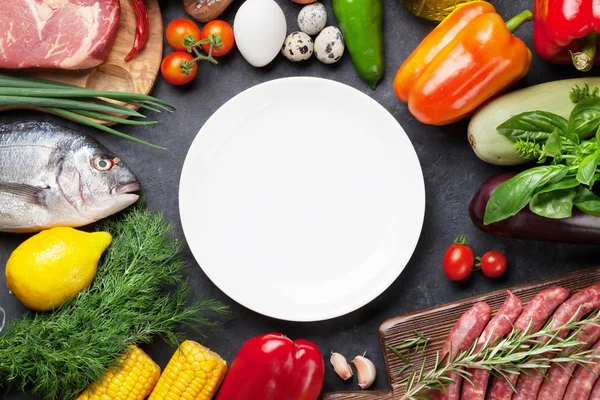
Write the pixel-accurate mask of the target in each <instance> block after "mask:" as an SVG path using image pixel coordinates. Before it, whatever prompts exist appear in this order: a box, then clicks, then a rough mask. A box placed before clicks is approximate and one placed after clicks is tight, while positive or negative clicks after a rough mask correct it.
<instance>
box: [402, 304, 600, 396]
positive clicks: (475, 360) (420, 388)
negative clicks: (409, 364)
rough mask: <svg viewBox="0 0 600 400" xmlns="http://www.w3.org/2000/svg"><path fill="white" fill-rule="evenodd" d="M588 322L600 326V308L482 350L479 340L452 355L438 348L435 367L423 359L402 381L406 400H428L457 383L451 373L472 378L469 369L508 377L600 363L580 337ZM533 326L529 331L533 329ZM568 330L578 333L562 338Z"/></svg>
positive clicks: (518, 334) (517, 331)
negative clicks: (566, 365)
mask: <svg viewBox="0 0 600 400" xmlns="http://www.w3.org/2000/svg"><path fill="white" fill-rule="evenodd" d="M585 325H588V326H589V325H596V326H600V311H598V312H596V313H594V314H593V315H591V316H590V317H588V318H586V319H583V320H581V321H574V320H571V321H569V322H567V323H566V324H565V325H563V326H559V327H552V325H551V321H549V322H548V323H547V324H546V325H545V326H544V327H543V328H542V329H541V330H539V331H537V332H532V333H527V334H523V333H522V332H521V331H520V330H515V331H513V332H512V333H511V334H509V335H508V336H507V337H506V338H504V339H502V340H500V341H496V342H494V343H490V342H486V343H485V344H484V345H483V346H482V347H481V348H480V349H478V350H476V348H477V342H475V343H473V345H472V346H471V347H470V348H469V350H467V351H459V352H457V353H456V354H455V355H453V356H452V357H450V356H449V355H448V354H446V355H444V356H443V357H442V356H441V354H440V352H439V351H438V352H437V353H436V360H435V363H434V366H433V368H432V369H431V370H429V371H427V372H425V365H426V361H427V360H426V359H423V363H422V365H421V369H420V370H419V371H413V372H412V373H411V374H410V375H409V376H408V377H407V378H405V379H404V380H403V381H402V382H403V383H405V384H406V393H405V394H404V396H403V397H402V400H409V399H410V400H413V399H414V400H417V399H426V398H428V396H427V395H428V394H429V393H430V392H431V391H437V390H442V391H443V390H444V388H445V387H446V386H447V385H449V384H453V383H454V380H453V379H452V378H450V377H449V376H448V374H450V373H456V374H458V375H459V376H461V377H462V378H463V379H465V380H467V381H470V378H471V373H470V372H468V371H467V370H466V369H467V368H476V369H485V370H488V371H491V372H492V374H494V375H496V376H502V377H504V378H505V379H506V378H508V376H509V375H513V374H520V373H530V371H531V370H537V371H540V372H543V371H544V370H546V369H548V368H550V366H551V364H557V363H558V364H562V363H568V362H574V363H577V364H579V365H587V364H592V363H595V362H598V360H600V355H598V354H594V353H593V352H592V350H582V349H581V345H583V344H584V343H583V342H580V341H579V340H578V338H579V335H580V333H581V332H582V330H583V329H584V326H585ZM530 328H531V326H530V327H528V329H526V330H525V332H530V330H531V329H530ZM564 330H568V331H575V332H574V333H573V334H571V335H570V336H568V337H566V338H565V339H562V338H561V337H560V336H559V333H560V332H561V331H564ZM451 353H452V352H451V351H450V354H451ZM554 356H558V357H556V358H554ZM507 380H508V379H507ZM509 382H510V381H509ZM511 386H512V384H511ZM513 389H514V388H513Z"/></svg>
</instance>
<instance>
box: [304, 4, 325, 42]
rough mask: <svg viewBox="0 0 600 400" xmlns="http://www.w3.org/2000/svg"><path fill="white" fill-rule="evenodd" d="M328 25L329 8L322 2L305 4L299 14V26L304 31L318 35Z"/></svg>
mask: <svg viewBox="0 0 600 400" xmlns="http://www.w3.org/2000/svg"><path fill="white" fill-rule="evenodd" d="M325 25H327V10H325V6H324V5H323V4H321V3H318V2H317V3H313V4H309V5H307V6H304V7H303V8H302V10H300V14H298V27H299V28H300V30H301V31H302V32H304V33H308V34H309V35H316V34H317V33H319V32H321V31H322V30H323V28H325Z"/></svg>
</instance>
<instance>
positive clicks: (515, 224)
mask: <svg viewBox="0 0 600 400" xmlns="http://www.w3.org/2000/svg"><path fill="white" fill-rule="evenodd" d="M515 175H516V173H503V174H500V175H496V176H494V177H492V178H490V179H488V180H487V181H485V182H484V183H483V184H482V185H481V187H480V188H479V189H478V190H477V191H476V192H475V194H474V195H473V198H472V199H471V202H470V204H469V215H470V217H471V221H473V224H475V226H477V227H478V228H479V229H481V230H482V231H484V232H488V233H491V234H493V235H496V236H503V237H509V238H515V239H525V240H540V241H547V242H560V243H576V244H600V217H594V216H593V215H589V214H586V213H584V212H582V211H580V210H579V209H577V208H575V207H574V208H573V215H572V216H571V217H569V218H561V219H553V218H545V217H541V216H539V215H537V214H534V213H533V212H531V211H530V210H529V207H525V208H524V209H523V210H521V211H519V213H517V214H516V215H514V216H512V217H510V218H507V219H505V220H502V221H499V222H495V223H493V224H490V225H484V224H483V216H484V215H485V207H486V205H487V203H488V200H489V199H490V196H491V195H492V192H493V191H494V190H495V189H496V188H497V187H498V186H500V184H501V183H503V182H504V181H506V180H508V179H510V178H512V177H513V176H515Z"/></svg>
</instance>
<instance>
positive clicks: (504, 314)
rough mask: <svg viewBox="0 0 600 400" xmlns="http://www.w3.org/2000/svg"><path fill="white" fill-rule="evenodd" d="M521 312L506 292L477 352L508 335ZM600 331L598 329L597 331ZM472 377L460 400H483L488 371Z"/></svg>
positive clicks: (476, 371) (476, 372)
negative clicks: (487, 344)
mask: <svg viewBox="0 0 600 400" xmlns="http://www.w3.org/2000/svg"><path fill="white" fill-rule="evenodd" d="M522 310H523V303H522V302H521V299H519V298H518V297H517V296H515V295H514V294H512V292H511V291H510V290H508V291H507V296H506V300H505V301H504V304H503V305H502V307H500V309H499V310H498V312H497V313H496V315H495V316H494V318H492V320H491V321H490V322H489V324H487V326H486V327H485V330H484V331H483V333H482V334H481V336H479V340H478V341H477V350H479V349H480V348H481V347H483V346H484V345H485V344H486V342H489V343H494V341H496V339H498V338H502V337H504V336H506V335H508V334H509V333H510V332H511V331H512V327H513V324H514V322H515V321H516V319H517V318H518V317H519V315H521V311H522ZM599 331H600V329H599ZM468 371H469V372H471V373H472V374H473V375H472V376H471V381H472V382H473V384H471V383H469V382H465V383H464V384H463V390H462V397H461V399H462V400H484V399H485V391H486V389H487V385H488V381H489V379H490V375H491V374H490V371H487V370H485V369H473V368H471V369H469V370H468Z"/></svg>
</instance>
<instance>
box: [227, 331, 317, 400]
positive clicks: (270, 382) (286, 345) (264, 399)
mask: <svg viewBox="0 0 600 400" xmlns="http://www.w3.org/2000/svg"><path fill="white" fill-rule="evenodd" d="M324 377H325V363H324V361H323V356H322V355H321V351H320V350H319V348H318V347H317V346H316V345H315V344H314V343H312V342H310V341H308V340H303V339H300V340H296V341H292V340H291V339H289V338H287V337H285V336H284V335H282V334H280V333H268V334H266V335H262V336H256V337H253V338H251V339H249V340H248V341H247V342H246V343H244V344H243V345H242V348H241V349H240V350H239V351H238V353H237V355H236V356H235V359H234V360H233V362H232V363H231V367H230V368H229V372H228V373H227V376H226V377H225V380H224V381H223V386H221V389H220V390H219V393H218V395H217V400H316V399H317V398H318V397H319V394H320V393H321V390H322V389H323V379H324Z"/></svg>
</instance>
